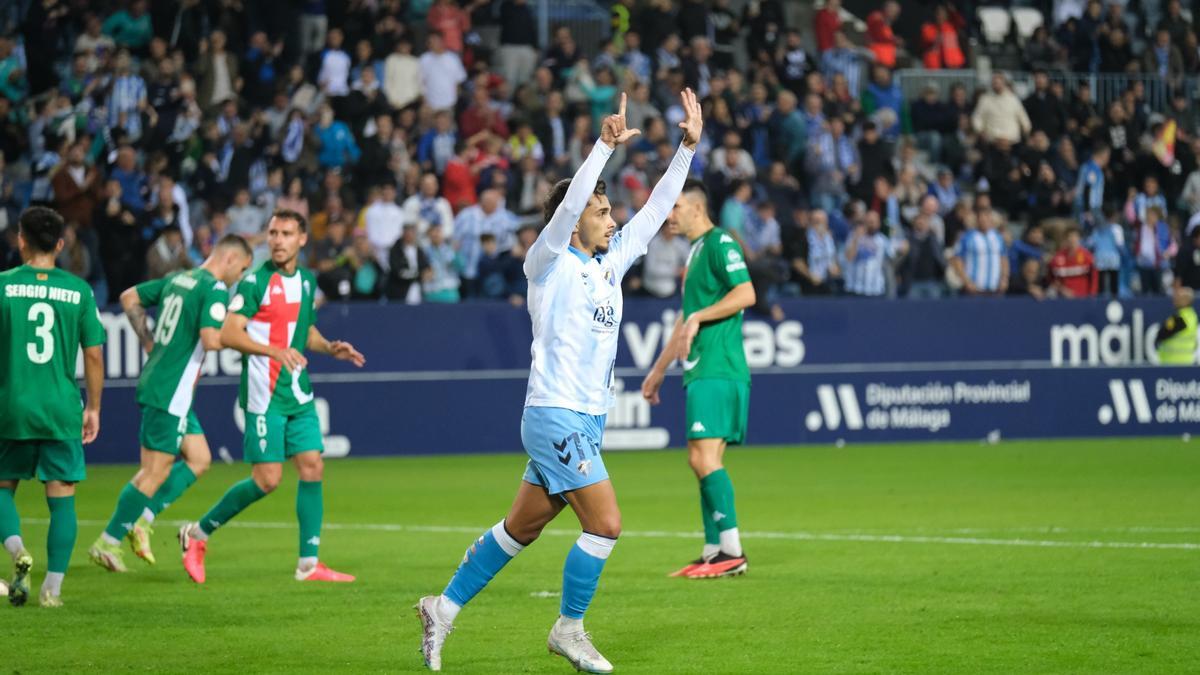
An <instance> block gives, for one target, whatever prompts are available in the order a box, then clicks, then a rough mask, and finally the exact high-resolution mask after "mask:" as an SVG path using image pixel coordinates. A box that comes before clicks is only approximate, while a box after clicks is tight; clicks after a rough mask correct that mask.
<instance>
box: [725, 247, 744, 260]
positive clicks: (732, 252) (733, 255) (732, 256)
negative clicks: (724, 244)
mask: <svg viewBox="0 0 1200 675" xmlns="http://www.w3.org/2000/svg"><path fill="white" fill-rule="evenodd" d="M726 257H728V258H729V262H731V263H735V262H741V261H742V254H741V253H738V252H737V251H736V250H734V249H732V248H731V249H729V254H728V255H727V256H726Z"/></svg>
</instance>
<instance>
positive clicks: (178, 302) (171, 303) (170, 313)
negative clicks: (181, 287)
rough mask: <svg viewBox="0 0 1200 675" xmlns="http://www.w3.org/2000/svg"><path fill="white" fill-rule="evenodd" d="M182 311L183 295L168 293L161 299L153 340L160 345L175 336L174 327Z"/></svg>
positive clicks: (168, 341) (167, 342) (177, 323)
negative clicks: (161, 304)
mask: <svg viewBox="0 0 1200 675" xmlns="http://www.w3.org/2000/svg"><path fill="white" fill-rule="evenodd" d="M182 313H183V296H180V295H168V296H167V297H166V298H165V299H164V300H163V306H162V311H161V312H159V314H158V325H157V326H155V331H154V341H155V342H157V343H158V344H160V345H165V344H169V343H170V342H171V338H173V337H175V327H176V326H178V325H179V315H180V314H182Z"/></svg>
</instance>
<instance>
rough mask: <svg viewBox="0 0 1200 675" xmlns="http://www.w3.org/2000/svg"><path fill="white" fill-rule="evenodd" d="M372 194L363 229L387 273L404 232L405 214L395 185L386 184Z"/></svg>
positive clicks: (364, 217) (365, 212) (364, 215)
mask: <svg viewBox="0 0 1200 675" xmlns="http://www.w3.org/2000/svg"><path fill="white" fill-rule="evenodd" d="M372 192H373V194H372V198H371V202H370V205H369V206H367V208H366V210H364V211H363V228H364V231H365V232H366V235H367V240H368V241H370V242H371V247H372V249H373V250H374V252H375V260H377V261H379V263H380V266H381V267H383V269H384V271H385V272H386V271H387V270H388V262H389V261H390V259H391V258H390V253H391V251H392V247H393V246H394V245H395V244H396V241H397V240H398V239H400V235H401V233H402V231H403V226H404V224H405V220H404V212H403V211H402V210H401V209H400V206H399V205H398V204H397V203H396V185H395V184H394V183H392V182H390V181H389V182H385V183H383V184H381V185H380V186H379V187H378V188H376V189H375V190H373V191H372Z"/></svg>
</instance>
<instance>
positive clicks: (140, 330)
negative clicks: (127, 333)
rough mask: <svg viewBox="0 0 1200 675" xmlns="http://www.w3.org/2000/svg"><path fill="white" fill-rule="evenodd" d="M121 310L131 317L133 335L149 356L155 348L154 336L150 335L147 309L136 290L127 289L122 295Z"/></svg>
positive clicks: (130, 323)
mask: <svg viewBox="0 0 1200 675" xmlns="http://www.w3.org/2000/svg"><path fill="white" fill-rule="evenodd" d="M121 308H122V309H124V310H125V316H127V317H129V325H130V326H131V327H132V328H133V334H134V335H136V336H137V337H138V342H140V343H141V344H142V349H144V350H145V351H146V353H147V354H149V353H150V349H151V348H152V347H154V336H153V335H152V334H151V333H150V325H149V323H148V322H147V320H146V308H145V307H143V306H142V300H141V298H139V297H138V292H137V289H136V288H129V289H126V290H125V292H123V293H121Z"/></svg>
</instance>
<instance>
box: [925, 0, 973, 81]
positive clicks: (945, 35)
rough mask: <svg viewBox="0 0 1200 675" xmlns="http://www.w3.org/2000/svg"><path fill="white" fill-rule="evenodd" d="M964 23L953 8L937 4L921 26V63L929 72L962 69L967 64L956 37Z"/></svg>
mask: <svg viewBox="0 0 1200 675" xmlns="http://www.w3.org/2000/svg"><path fill="white" fill-rule="evenodd" d="M966 23H967V22H966V21H965V20H964V19H963V17H962V15H961V14H959V13H958V11H957V10H956V9H954V7H953V6H950V5H947V4H939V5H938V6H936V7H934V9H933V17H932V20H931V21H927V22H926V23H924V24H923V25H922V26H921V48H922V50H923V52H924V53H923V55H922V57H921V63H922V64H923V65H924V66H925V67H926V68H928V69H930V70H940V69H942V68H949V69H955V68H962V67H963V66H964V65H966V63H967V57H966V55H965V54H964V53H963V49H962V46H961V44H960V42H959V39H958V35H959V31H961V30H962V29H963V28H964V27H965V26H966Z"/></svg>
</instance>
